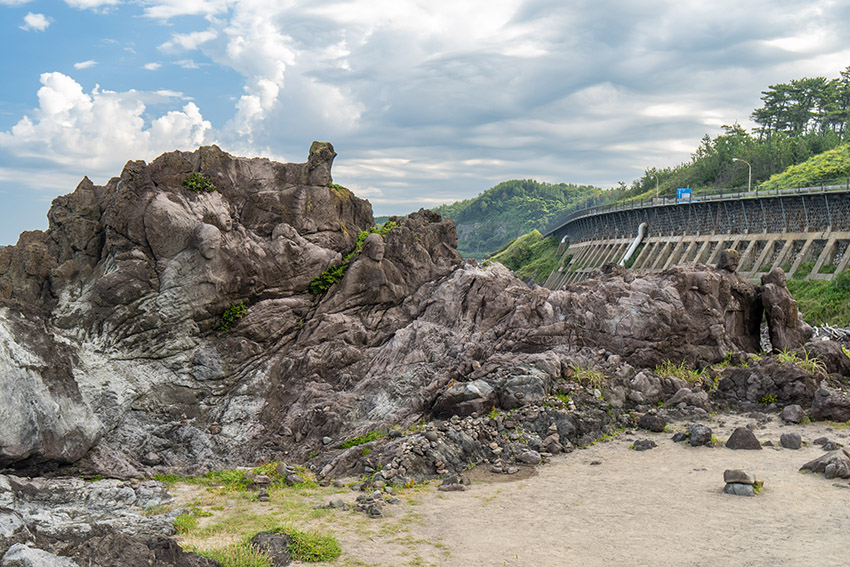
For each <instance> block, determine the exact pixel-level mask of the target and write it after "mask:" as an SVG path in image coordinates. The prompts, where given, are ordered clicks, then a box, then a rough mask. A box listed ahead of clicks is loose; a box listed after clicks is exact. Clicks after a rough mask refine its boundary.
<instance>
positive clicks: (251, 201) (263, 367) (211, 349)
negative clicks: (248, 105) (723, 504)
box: [0, 143, 808, 478]
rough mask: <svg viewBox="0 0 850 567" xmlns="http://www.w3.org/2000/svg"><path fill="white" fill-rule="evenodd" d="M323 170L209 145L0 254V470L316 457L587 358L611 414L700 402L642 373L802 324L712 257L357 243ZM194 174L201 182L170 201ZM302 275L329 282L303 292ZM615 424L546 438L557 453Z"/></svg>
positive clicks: (55, 215) (448, 228)
mask: <svg viewBox="0 0 850 567" xmlns="http://www.w3.org/2000/svg"><path fill="white" fill-rule="evenodd" d="M335 155H336V154H335V153H334V150H333V148H332V146H330V144H321V143H314V144H313V146H312V147H311V149H310V154H309V157H308V160H307V162H306V163H304V164H280V163H274V162H270V161H268V160H265V159H246V158H236V157H233V156H230V155H228V154H226V153H225V152H223V151H221V150H220V149H219V148H217V147H215V146H210V147H203V148H200V149H199V150H197V151H195V152H191V153H188V152H172V153H168V154H164V155H163V156H161V157H159V158H157V159H156V160H155V161H153V162H152V163H150V164H146V163H144V162H140V161H138V162H129V163H128V164H127V165H126V167H125V168H124V171H123V172H122V173H121V176H120V177H118V178H114V179H112V180H110V181H109V182H108V183H107V184H106V185H104V186H95V185H94V184H92V183H91V182H90V181H89V180H88V179H84V180H83V181H82V182H81V183H80V185H79V186H78V187H77V189H76V191H75V192H74V193H72V194H71V195H67V196H64V197H59V198H57V199H56V200H55V201H54V203H53V206H52V208H51V210H50V213H49V215H48V216H49V219H50V228H49V229H48V230H47V231H45V232H39V231H34V232H27V233H24V234H22V235H21V237H20V240H19V242H18V244H17V245H16V246H11V247H7V248H4V249H2V250H0V302H2V307H0V395H2V396H3V399H4V400H7V403H6V404H4V413H3V416H4V419H3V420H2V421H0V465H2V466H8V467H15V468H18V469H21V470H33V469H35V470H38V471H40V472H43V471H45V470H47V469H49V468H50V467H56V466H65V465H68V464H71V463H73V464H74V466H75V467H76V468H77V469H78V470H82V471H88V472H91V473H106V474H109V475H112V476H119V477H125V478H130V477H139V476H146V475H150V474H152V473H154V472H157V471H166V470H167V471H181V472H188V473H192V472H203V471H206V470H209V469H210V468H222V467H226V466H233V465H237V464H239V465H241V464H246V463H250V462H256V461H259V460H265V461H270V460H275V459H280V458H282V457H283V456H284V455H287V456H289V457H290V458H305V457H306V456H307V455H308V454H310V453H315V452H319V453H320V457H319V458H318V459H317V460H316V461H315V462H317V463H319V464H322V463H327V462H329V461H330V460H331V459H332V458H335V455H336V453H335V452H334V451H335V450H336V449H335V448H336V447H337V446H338V445H339V444H340V443H341V442H342V441H344V440H345V439H348V438H350V437H354V436H356V435H361V434H364V433H366V432H369V431H373V430H376V429H386V428H387V427H388V426H390V425H393V424H399V425H401V426H406V425H409V424H411V423H413V422H416V421H418V420H420V419H422V418H423V417H426V418H429V417H432V416H434V415H437V416H444V417H451V416H452V415H459V416H461V417H462V416H465V415H470V416H472V415H474V414H478V415H480V414H481V413H482V412H486V411H489V410H490V409H491V408H494V407H495V408H503V409H512V408H518V407H526V406H528V404H537V403H540V402H541V400H543V399H544V398H545V397H546V396H547V395H549V394H550V393H552V391H553V388H554V386H555V385H556V384H562V383H564V382H565V381H569V380H577V379H580V377H577V375H576V372H577V371H576V369H577V368H578V369H583V368H591V367H598V366H599V365H600V364H607V365H608V366H607V367H606V368H609V369H610V371H611V373H613V374H614V375H616V376H617V379H616V380H615V381H614V382H613V383H612V385H611V386H610V392H607V393H606V395H609V399H610V400H611V402H610V403H611V404H612V405H613V406H614V407H616V408H623V407H624V405H635V404H638V405H640V404H647V403H655V402H656V401H659V400H662V398H663V400H667V399H672V400H674V401H675V402H676V404H685V405H687V403H688V400H691V401H693V403H694V404H696V405H698V406H702V407H705V406H707V404H708V403H709V402H708V398H707V396H705V394H704V392H698V391H697V390H693V391H692V390H691V389H688V388H685V386H686V384H685V383H684V382H683V381H681V380H678V381H674V380H672V379H668V378H664V379H663V380H662V379H661V378H659V377H657V376H654V375H652V374H651V373H648V372H647V373H643V374H641V372H639V369H640V368H647V367H649V368H651V367H653V366H654V365H656V364H658V363H660V362H662V361H664V360H672V361H674V362H679V361H683V360H684V361H687V362H688V363H690V364H691V365H693V366H695V367H702V366H705V365H707V364H711V363H714V362H718V361H721V360H723V358H724V357H726V356H727V355H730V353H731V354H738V355H740V354H741V353H747V352H757V351H758V349H759V324H760V322H761V318H762V310H763V309H765V308H767V309H768V310H770V311H771V312H773V311H776V309H775V308H776V306H777V305H778V306H779V311H781V313H783V314H784V315H783V317H784V318H782V317H779V316H776V317H774V319H773V320H774V321H779V323H775V324H780V323H782V324H791V325H792V327H793V326H794V325H797V327H794V328H799V325H798V322H799V318H797V319H794V317H792V316H791V311H789V310H790V309H791V307H792V305H791V304H789V303H788V299H789V298H790V296H788V295H787V290H784V288H783V287H782V286H780V285H778V283H771V284H768V285H774V286H775V287H776V290H775V291H772V292H771V294H768V295H769V296H770V298H769V299H765V296H764V294H762V293H761V291H760V288H758V287H757V286H754V285H752V284H750V283H748V282H746V281H745V280H743V279H742V278H741V277H740V276H739V275H738V274H737V273H735V272H734V269H730V267H731V263H730V262H727V267H726V269H719V270H717V269H713V268H710V267H706V266H701V265H696V266H688V267H676V268H673V269H670V270H668V271H665V272H662V273H652V274H646V275H643V276H638V277H636V276H634V275H633V274H628V273H623V272H622V271H617V270H608V272H607V273H601V274H600V279H599V280H597V281H592V282H583V283H580V284H576V285H573V286H570V287H569V288H568V289H566V290H561V291H549V290H546V289H543V288H540V287H531V288H530V287H529V286H527V285H526V284H524V283H522V282H521V281H519V280H518V279H516V278H515V277H514V276H513V275H512V274H511V273H510V272H508V271H507V270H506V269H505V268H504V267H502V266H501V265H498V264H495V265H493V266H489V267H486V268H485V267H482V266H479V265H477V264H476V263H475V262H474V261H468V262H464V260H463V259H462V258H461V257H460V255H459V254H458V252H457V250H456V246H457V235H456V232H455V227H454V225H453V224H452V222H451V221H448V220H444V219H442V218H441V217H440V216H439V215H437V214H435V213H432V212H430V211H420V212H418V213H413V214H411V215H409V216H407V217H405V218H393V219H392V222H393V225H390V226H389V227H388V228H387V229H385V230H384V232H383V234H379V233H373V234H368V233H367V232H365V231H367V230H368V229H369V228H370V227H371V226H372V223H373V217H372V213H371V208H370V206H369V203H368V202H367V201H364V200H361V199H358V198H357V197H355V196H354V195H352V194H351V193H350V192H349V191H348V190H346V189H344V188H341V187H339V186H337V185H333V184H332V179H331V175H330V168H331V163H332V161H333V158H334V156H335ZM193 174H200V175H201V176H202V177H203V178H205V179H207V180H209V181H210V182H211V183H212V184H213V185H214V190H201V191H197V192H196V191H193V190H191V189H190V188H187V187H184V181H185V180H186V179H187V178H189V176H191V175H193ZM390 227H392V228H391V230H390V229H389V228H390ZM358 239H359V242H360V243H359V244H358ZM316 278H319V279H320V280H322V281H324V282H325V283H326V284H327V285H326V286H325V287H327V286H330V287H329V289H327V290H326V291H323V290H318V288H315V287H314V288H313V291H316V294H314V293H313V292H311V282H314V281H316ZM317 290H318V291H317ZM243 305H244V316H242V317H241V318H239V315H241V314H242V313H241V311H240V310H241V308H242V306H243ZM237 307H238V309H237ZM793 307H794V308H795V309H796V307H795V306H793ZM779 311H777V312H779ZM223 315H226V316H225V317H224V318H223ZM223 321H225V322H226V323H227V324H226V325H224V324H223ZM227 327H232V328H231V329H230V330H229V331H225V330H223V329H224V328H227ZM804 335H805V333H797V334H793V333H788V332H786V333H785V334H784V335H783V337H785V338H784V339H783V341H784V342H783V343H782V344H787V345H789V346H792V347H793V346H799V344H797V343H799V342H800V341H801V340H803V337H804ZM641 376H642V377H641ZM653 380H654V382H653ZM641 388H642V389H641ZM644 390H645V391H644ZM683 390H685V391H683ZM807 392H808V390H807ZM786 397H787V398H788V400H789V401H797V399H798V398H799V396H796V394H794V393H793V392H790V391H789V394H788V396H786ZM593 411H594V412H595V413H594V415H597V414H598V415H603V416H604V415H606V414H605V412H604V411H601V410H598V409H596V408H594V409H593ZM535 412H536V410H533V411H532V410H529V415H530V416H532V417H533V418H534V419H537V417H535V416H538V414H539V412H537V413H535ZM556 413H557V412H556ZM547 415H548V414H547ZM550 417H551V419H550V421H548V422H544V421H539V422H538V421H535V423H538V425H537V426H536V427H539V429H540V431H539V433H541V434H542V435H543V437H546V436H547V435H549V434H551V433H552V432H551V431H548V432H547V428H549V427H550V426H552V425H554V421H557V420H561V422H563V416H562V415H561V414H557V415H556V414H555V413H552V415H551V416H550ZM615 418H616V415H612V416H608V417H605V418H598V419H597V418H594V419H595V421H592V423H594V424H596V425H588V424H589V423H591V422H587V423H586V424H585V425H582V424H581V423H579V426H570V427H566V426H565V427H560V426H556V430H557V433H558V434H559V439H560V440H558V439H555V440H554V441H553V443H554V442H558V443H560V444H568V443H569V442H571V441H578V437H579V436H581V435H590V434H591V433H593V432H594V431H598V427H601V425H599V424H602V423H606V421H605V420H608V421H610V420H612V419H615ZM541 419H542V418H541ZM547 419H548V418H547ZM578 421H579V422H580V421H581V420H578ZM595 428H596V429H595ZM600 434H601V433H600ZM570 436H573V437H572V438H570ZM458 439H460V437H458ZM550 444H551V443H550ZM473 445H474V446H473ZM553 446H555V445H553ZM463 450H464V451H466V454H468V455H479V456H480V455H483V454H486V453H484V452H482V449H481V448H480V447H479V446H478V444H477V442H475V443H472V445H469V446H468V447H466V448H465V449H463ZM337 452H338V451H337ZM332 468H333V467H332Z"/></svg>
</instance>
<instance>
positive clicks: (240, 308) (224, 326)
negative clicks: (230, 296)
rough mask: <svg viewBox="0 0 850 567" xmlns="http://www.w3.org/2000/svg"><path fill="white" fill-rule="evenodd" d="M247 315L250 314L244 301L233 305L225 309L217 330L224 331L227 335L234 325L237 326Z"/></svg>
mask: <svg viewBox="0 0 850 567" xmlns="http://www.w3.org/2000/svg"><path fill="white" fill-rule="evenodd" d="M246 313H248V309H247V308H246V307H245V302H244V301H240V302H239V303H231V304H230V306H228V308H227V309H225V311H224V313H222V314H221V321H219V323H218V326H217V327H216V330H219V331H224V332H225V333H227V332H230V329H232V328H233V325H235V324H236V322H237V321H239V319H241V318H242V317H244V316H245V314H246Z"/></svg>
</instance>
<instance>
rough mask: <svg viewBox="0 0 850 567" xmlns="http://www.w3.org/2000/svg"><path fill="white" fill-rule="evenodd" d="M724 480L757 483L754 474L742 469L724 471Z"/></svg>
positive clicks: (733, 482)
mask: <svg viewBox="0 0 850 567" xmlns="http://www.w3.org/2000/svg"><path fill="white" fill-rule="evenodd" d="M723 482H725V483H726V484H755V483H756V479H755V477H754V476H753V475H751V474H750V473H748V472H746V471H742V470H740V469H727V470H725V471H723Z"/></svg>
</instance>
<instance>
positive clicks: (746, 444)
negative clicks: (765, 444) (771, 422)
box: [726, 427, 761, 450]
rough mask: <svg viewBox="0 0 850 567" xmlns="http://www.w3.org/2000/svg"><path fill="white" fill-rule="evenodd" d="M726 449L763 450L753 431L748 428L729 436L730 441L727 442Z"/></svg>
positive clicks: (739, 429) (738, 429) (741, 428)
mask: <svg viewBox="0 0 850 567" xmlns="http://www.w3.org/2000/svg"><path fill="white" fill-rule="evenodd" d="M726 447H727V448H728V449H735V450H739V449H745V450H761V443H759V440H758V439H756V436H755V434H753V432H752V430H750V429H747V428H746V427H739V428H737V429H735V431H733V432H732V435H730V436H729V440H728V441H726Z"/></svg>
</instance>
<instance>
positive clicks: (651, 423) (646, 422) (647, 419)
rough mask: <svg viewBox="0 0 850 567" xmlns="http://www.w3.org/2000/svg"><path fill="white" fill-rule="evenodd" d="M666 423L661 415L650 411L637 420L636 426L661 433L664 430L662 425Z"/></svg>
mask: <svg viewBox="0 0 850 567" xmlns="http://www.w3.org/2000/svg"><path fill="white" fill-rule="evenodd" d="M666 425H667V422H666V421H664V418H663V417H661V416H660V415H658V414H652V413H647V414H644V416H643V417H641V418H640V420H639V421H638V427H640V428H641V429H646V430H647V431H654V432H655V433H661V432H662V431H664V427H666Z"/></svg>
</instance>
